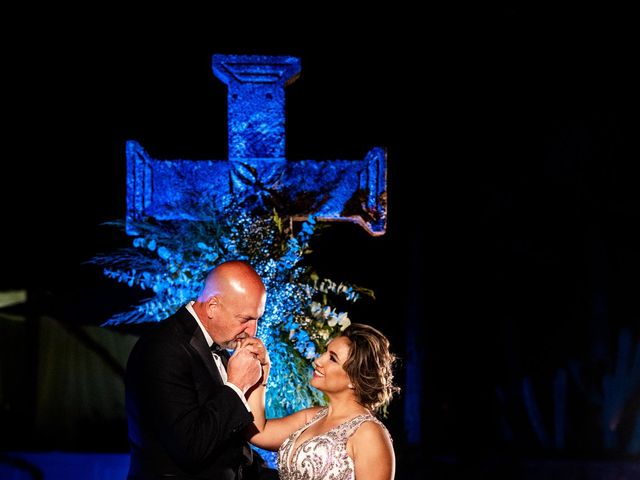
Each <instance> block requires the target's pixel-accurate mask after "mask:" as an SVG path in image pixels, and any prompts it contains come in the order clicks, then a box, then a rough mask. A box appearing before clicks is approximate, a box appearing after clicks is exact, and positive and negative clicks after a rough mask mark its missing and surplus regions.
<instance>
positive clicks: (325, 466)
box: [278, 408, 386, 480]
mask: <svg viewBox="0 0 640 480" xmlns="http://www.w3.org/2000/svg"><path fill="white" fill-rule="evenodd" d="M328 411H329V409H328V408H323V409H322V410H320V411H319V412H318V413H317V414H315V415H314V416H313V418H312V419H311V420H309V421H308V422H307V423H306V424H305V425H303V426H302V427H301V428H299V429H298V430H296V431H295V432H293V433H292V434H291V435H290V436H289V437H288V438H287V439H286V440H285V441H284V442H283V443H282V445H281V446H280V449H279V450H278V472H279V474H280V479H281V480H325V479H326V480H328V479H330V480H354V479H355V468H354V464H353V460H352V459H351V457H350V456H349V455H348V454H347V440H348V439H349V437H350V436H351V435H353V434H354V432H355V431H356V430H357V429H358V427H359V426H360V425H362V424H363V423H364V422H375V423H377V424H379V425H381V426H382V427H383V428H385V427H384V425H383V424H382V422H380V421H379V420H378V419H377V418H375V417H374V416H373V415H371V414H370V413H364V414H362V415H358V416H357V417H354V418H352V419H351V420H348V421H346V422H344V423H341V424H340V425H338V426H336V427H334V428H332V429H331V430H329V431H328V432H325V433H323V434H321V435H317V436H315V437H311V438H309V439H308V440H305V441H304V442H302V443H300V444H299V445H296V440H297V439H298V437H299V436H300V435H301V434H302V432H304V431H305V430H306V429H307V428H309V427H310V426H311V425H313V424H314V423H316V422H317V421H319V420H320V419H322V418H324V417H325V416H326V415H327V412H328ZM385 430H386V428H385ZM294 446H295V449H294Z"/></svg>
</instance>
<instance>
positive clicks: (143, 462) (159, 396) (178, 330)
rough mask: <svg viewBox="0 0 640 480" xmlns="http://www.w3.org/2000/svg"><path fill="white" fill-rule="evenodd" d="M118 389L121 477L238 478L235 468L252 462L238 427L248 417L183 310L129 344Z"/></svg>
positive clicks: (240, 476)
mask: <svg viewBox="0 0 640 480" xmlns="http://www.w3.org/2000/svg"><path fill="white" fill-rule="evenodd" d="M125 392H126V409H127V416H128V425H129V443H130V445H131V465H130V468H129V477H128V478H129V479H151V478H163V475H164V476H167V477H169V478H173V479H180V478H183V479H203V478H208V479H223V480H226V479H237V478H242V475H241V474H238V470H239V469H241V468H242V467H243V466H246V465H249V464H251V462H252V453H251V450H250V448H249V446H248V444H247V442H246V441H245V440H244V437H243V429H244V428H245V427H247V426H248V425H250V424H251V423H252V422H253V415H252V414H251V413H250V412H248V411H247V409H246V407H245V405H244V403H243V402H242V400H241V399H240V398H239V397H238V394H237V393H236V392H234V391H233V390H232V389H231V388H230V387H227V386H225V385H224V384H223V382H222V378H221V377H220V374H219V372H218V370H217V368H216V366H215V363H214V361H213V358H212V355H211V351H210V350H209V347H208V346H207V343H206V341H205V338H204V335H203V333H202V330H201V329H200V327H199V326H198V324H197V322H196V321H195V319H194V318H193V316H192V315H191V314H190V313H189V311H188V310H187V309H186V308H185V307H182V308H181V309H180V310H178V311H177V312H176V313H175V314H174V315H172V316H171V317H169V318H167V319H166V320H163V321H162V322H160V323H158V324H157V325H154V326H153V327H152V329H151V330H150V331H148V332H146V333H144V334H143V335H142V336H141V337H140V339H139V340H138V341H137V343H136V344H135V346H134V347H133V350H132V351H131V354H130V355H129V360H128V362H127V371H126V378H125ZM245 468H246V467H245ZM245 478H246V476H245Z"/></svg>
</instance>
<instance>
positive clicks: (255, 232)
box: [92, 196, 373, 417]
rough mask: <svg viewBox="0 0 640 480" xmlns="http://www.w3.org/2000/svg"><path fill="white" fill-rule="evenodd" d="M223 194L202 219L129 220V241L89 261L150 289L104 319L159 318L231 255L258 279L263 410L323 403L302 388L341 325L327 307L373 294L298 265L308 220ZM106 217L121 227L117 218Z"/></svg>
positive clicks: (281, 411)
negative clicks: (265, 379)
mask: <svg viewBox="0 0 640 480" xmlns="http://www.w3.org/2000/svg"><path fill="white" fill-rule="evenodd" d="M256 198H258V199H259V200H260V201H258V202H256V201H255V199H256ZM229 200H230V199H229V198H226V199H225V201H224V202H222V204H223V205H226V207H225V209H224V212H218V211H215V210H213V211H210V212H207V213H208V215H207V216H208V217H209V218H210V220H208V221H184V220H183V221H175V222H158V221H154V220H153V219H148V221H146V222H140V223H137V224H135V225H132V224H129V225H127V226H128V227H129V229H130V230H131V227H132V226H133V227H134V230H135V231H136V232H137V233H136V235H134V236H133V241H132V246H131V247H129V248H124V249H121V250H118V251H115V252H113V253H110V254H104V255H99V256H96V257H95V258H94V259H92V263H94V264H97V265H100V266H102V267H103V269H104V270H103V271H104V274H105V275H106V276H107V277H109V278H112V279H114V280H116V281H118V282H122V283H125V284H127V285H128V286H130V287H137V288H140V289H142V290H143V291H145V292H149V294H150V296H149V297H147V298H145V299H144V300H142V301H141V302H140V303H138V304H137V305H134V306H132V307H131V309H130V310H128V311H125V312H120V313H118V314H116V315H114V316H113V317H111V318H110V319H109V320H108V321H107V322H106V323H105V325H122V324H127V323H142V322H156V321H161V320H162V319H164V318H166V317H168V316H169V315H171V314H172V313H173V312H175V311H176V310H177V309H178V308H179V307H180V306H182V305H184V304H185V303H187V302H188V301H190V300H192V299H194V298H196V297H197V295H198V293H199V291H200V289H201V287H202V284H203V282H204V279H205V277H206V274H207V273H208V271H209V270H210V269H211V268H212V267H213V266H215V265H216V264H218V263H221V262H223V261H226V260H232V259H235V260H244V261H247V262H248V263H250V264H251V265H252V266H253V267H254V268H255V269H256V271H257V272H258V274H259V275H260V276H261V277H262V279H263V281H264V283H265V286H266V288H267V294H268V297H267V305H266V309H265V313H264V315H263V317H262V319H261V320H260V322H259V323H258V333H257V335H258V336H259V337H260V338H261V339H262V340H263V342H264V343H265V345H266V347H267V349H268V350H269V353H270V357H271V362H272V366H271V374H270V377H269V385H268V388H267V415H268V416H269V417H280V416H283V415H286V414H289V413H291V412H293V411H296V410H298V409H300V408H305V407H308V406H310V405H312V404H320V405H323V404H325V401H324V398H323V396H322V394H321V392H319V391H317V390H315V389H313V388H312V387H311V386H310V385H309V376H310V374H311V360H312V359H314V358H315V357H316V356H317V354H318V352H319V351H322V350H323V349H324V346H325V345H326V343H327V341H328V340H329V339H330V338H331V337H332V336H334V335H335V334H336V333H338V332H339V331H340V330H344V329H345V328H346V327H347V326H348V325H349V323H350V320H349V317H348V313H347V312H346V311H339V309H338V308H337V307H336V304H342V305H345V304H349V303H353V302H356V301H358V300H359V299H360V298H361V296H362V295H367V296H371V297H373V292H372V291H371V290H368V289H365V288H361V287H357V286H354V285H350V284H348V283H336V282H335V281H333V280H331V279H326V278H320V277H319V276H318V275H317V274H316V273H315V272H314V270H313V268H312V267H310V266H308V265H304V257H305V255H306V254H308V253H310V251H311V250H310V246H309V245H310V241H311V239H312V237H313V236H314V235H316V234H317V233H318V232H319V230H320V226H319V225H318V224H316V221H315V219H314V218H313V217H309V218H308V219H307V220H306V221H304V222H301V223H294V222H293V220H292V219H291V218H289V217H282V216H280V214H279V213H278V211H277V210H276V209H274V208H265V203H264V201H263V200H264V199H263V198H262V197H253V198H252V197H248V196H245V197H243V198H234V199H231V201H229ZM214 204H215V203H214ZM199 207H200V208H205V207H203V206H201V205H200V206H199ZM111 224H112V225H117V226H119V227H120V228H123V229H124V223H123V222H112V223H111Z"/></svg>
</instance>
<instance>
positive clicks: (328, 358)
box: [311, 337, 351, 393]
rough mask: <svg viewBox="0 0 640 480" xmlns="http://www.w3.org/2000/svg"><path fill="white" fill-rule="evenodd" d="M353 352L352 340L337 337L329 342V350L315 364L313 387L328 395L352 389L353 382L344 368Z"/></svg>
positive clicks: (312, 379)
mask: <svg viewBox="0 0 640 480" xmlns="http://www.w3.org/2000/svg"><path fill="white" fill-rule="evenodd" d="M350 351H351V340H349V339H348V338H347V337H337V338H334V339H333V340H331V341H330V342H329V345H327V350H326V351H325V352H324V353H323V354H322V355H320V357H318V358H317V359H316V360H315V361H314V362H313V366H314V370H313V377H312V378H311V385H312V386H314V387H315V388H317V389H318V390H321V391H323V392H326V393H334V392H340V391H344V390H348V389H350V387H349V385H350V384H351V380H350V379H349V375H347V372H346V371H345V369H344V368H343V365H344V362H346V361H347V358H348V357H349V352H350Z"/></svg>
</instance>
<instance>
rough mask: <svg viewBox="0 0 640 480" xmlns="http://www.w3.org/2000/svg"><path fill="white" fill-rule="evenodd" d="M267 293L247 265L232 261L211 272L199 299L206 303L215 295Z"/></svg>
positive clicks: (258, 277)
mask: <svg viewBox="0 0 640 480" xmlns="http://www.w3.org/2000/svg"><path fill="white" fill-rule="evenodd" d="M264 291H265V287H264V283H262V279H261V278H260V276H259V275H258V274H257V273H256V271H255V270H254V269H253V268H252V267H251V266H250V265H248V264H247V263H245V262H241V261H238V260H231V261H228V262H224V263H221V264H220V265H218V266H217V267H215V268H214V269H213V270H211V271H210V272H209V274H208V275H207V278H206V280H205V282H204V287H203V288H202V291H201V292H200V295H199V297H198V301H199V302H206V301H207V300H208V299H210V298H211V297H213V296H214V295H219V296H220V297H224V296H226V295H233V294H239V295H247V294H254V293H262V292H264Z"/></svg>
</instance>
